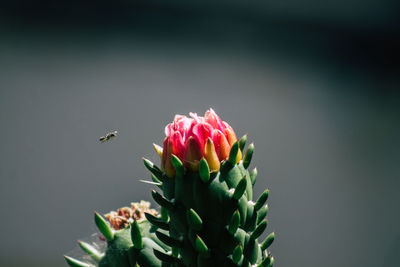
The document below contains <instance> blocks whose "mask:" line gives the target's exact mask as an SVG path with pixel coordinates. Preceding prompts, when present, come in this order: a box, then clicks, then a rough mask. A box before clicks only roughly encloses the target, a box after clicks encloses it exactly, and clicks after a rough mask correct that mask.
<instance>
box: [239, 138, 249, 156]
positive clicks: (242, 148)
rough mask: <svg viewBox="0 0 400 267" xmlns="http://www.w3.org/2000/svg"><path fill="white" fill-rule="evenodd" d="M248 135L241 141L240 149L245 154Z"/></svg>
mask: <svg viewBox="0 0 400 267" xmlns="http://www.w3.org/2000/svg"><path fill="white" fill-rule="evenodd" d="M246 141H247V134H245V135H243V136H242V138H240V139H239V149H240V150H241V151H242V152H244V151H243V150H244V146H245V145H246Z"/></svg>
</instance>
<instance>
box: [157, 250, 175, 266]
mask: <svg viewBox="0 0 400 267" xmlns="http://www.w3.org/2000/svg"><path fill="white" fill-rule="evenodd" d="M153 252H154V255H155V256H156V257H157V258H158V259H159V260H161V261H163V262H168V263H176V262H178V259H177V258H175V257H174V256H172V255H168V254H165V253H164V252H161V251H159V250H157V249H153Z"/></svg>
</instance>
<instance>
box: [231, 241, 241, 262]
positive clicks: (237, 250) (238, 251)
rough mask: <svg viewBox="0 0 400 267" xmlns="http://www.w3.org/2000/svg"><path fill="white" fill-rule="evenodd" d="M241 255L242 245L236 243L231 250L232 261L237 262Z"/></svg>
mask: <svg viewBox="0 0 400 267" xmlns="http://www.w3.org/2000/svg"><path fill="white" fill-rule="evenodd" d="M242 255H243V248H242V245H240V244H238V245H237V246H236V247H235V249H234V250H233V252H232V261H233V262H234V263H235V264H238V263H239V261H240V260H241V258H242Z"/></svg>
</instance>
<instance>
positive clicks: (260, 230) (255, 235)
mask: <svg viewBox="0 0 400 267" xmlns="http://www.w3.org/2000/svg"><path fill="white" fill-rule="evenodd" d="M267 224H268V222H267V221H266V220H264V221H262V222H261V223H260V224H258V225H257V227H256V229H255V230H254V231H253V233H251V236H250V237H251V238H253V239H256V238H258V237H259V236H260V235H261V234H262V233H263V232H264V230H265V228H267Z"/></svg>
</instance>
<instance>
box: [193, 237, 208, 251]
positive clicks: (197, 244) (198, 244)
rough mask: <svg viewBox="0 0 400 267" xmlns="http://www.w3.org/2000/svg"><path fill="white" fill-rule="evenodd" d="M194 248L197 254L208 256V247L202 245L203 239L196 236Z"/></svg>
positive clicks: (204, 244)
mask: <svg viewBox="0 0 400 267" xmlns="http://www.w3.org/2000/svg"><path fill="white" fill-rule="evenodd" d="M195 247H196V250H197V252H199V253H200V254H202V255H203V256H206V255H208V254H209V250H208V247H207V245H206V243H204V241H203V239H201V237H200V236H196V241H195Z"/></svg>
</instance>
